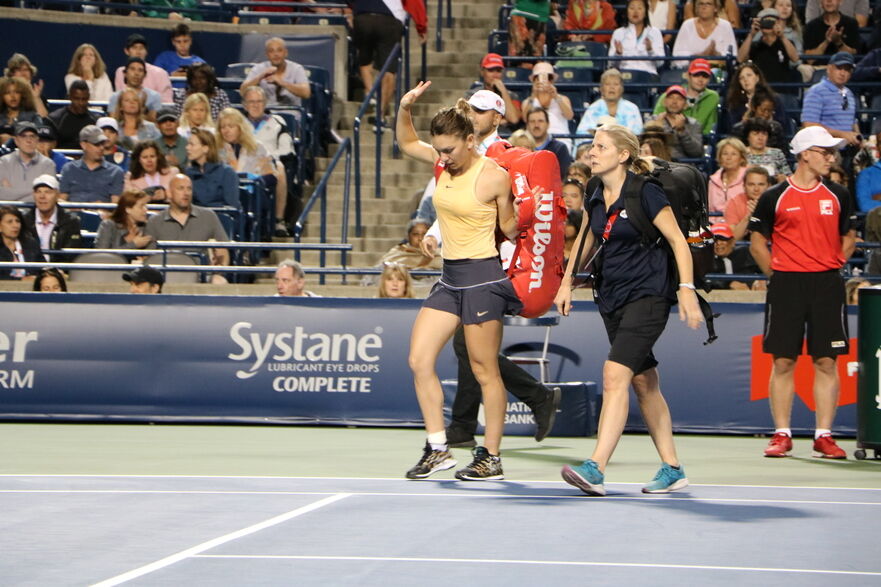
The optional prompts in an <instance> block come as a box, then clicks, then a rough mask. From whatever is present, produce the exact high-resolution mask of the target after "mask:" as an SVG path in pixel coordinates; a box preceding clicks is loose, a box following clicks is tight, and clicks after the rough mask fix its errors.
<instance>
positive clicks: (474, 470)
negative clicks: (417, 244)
mask: <svg viewBox="0 0 881 587" xmlns="http://www.w3.org/2000/svg"><path fill="white" fill-rule="evenodd" d="M430 86H431V82H430V81H427V82H420V83H419V85H417V86H416V87H415V88H413V89H412V90H410V91H409V92H407V93H406V94H404V96H403V97H402V98H401V104H400V108H399V110H398V119H397V128H396V132H397V137H398V143H399V144H400V146H401V150H402V151H403V152H404V153H406V154H407V155H409V156H410V157H413V158H414V159H418V160H419V161H424V162H425V163H428V164H431V165H435V164H439V165H441V166H442V167H443V171H442V172H441V173H440V176H439V177H438V180H437V188H436V190H435V192H434V198H433V199H434V206H435V209H436V210H437V217H438V223H439V225H440V231H441V237H442V240H443V259H444V266H443V275H442V276H441V279H440V281H438V283H437V284H436V285H435V286H434V288H432V290H431V293H429V295H428V297H427V298H426V300H425V302H424V303H423V305H422V309H421V310H420V311H419V314H418V316H417V317H416V322H415V323H414V324H413V333H412V335H411V337H410V357H409V361H410V368H411V369H412V371H413V379H414V383H415V386H416V397H417V399H418V401H419V408H420V409H421V410H422V417H423V418H424V420H425V430H426V433H427V434H428V439H427V441H426V443H425V448H424V452H423V455H422V458H420V459H419V462H418V463H416V465H415V466H414V467H413V468H411V469H410V470H409V471H407V477H408V478H409V479H424V478H426V477H428V476H429V475H431V474H432V473H434V472H436V471H443V470H445V469H450V468H452V467H454V466H455V465H456V461H455V460H454V459H453V457H452V455H451V453H450V451H449V447H448V445H447V439H446V432H445V431H444V417H443V402H444V396H443V391H442V390H441V385H440V380H439V379H438V377H437V373H436V372H435V363H436V361H437V356H438V354H440V351H441V349H442V348H443V347H444V345H445V344H446V343H447V341H448V340H450V338H451V337H452V336H453V333H454V332H455V331H456V328H458V326H459V324H460V323H461V324H463V325H464V330H465V341H466V345H467V347H468V355H469V356H470V358H471V368H472V370H473V371H474V375H475V377H476V378H477V381H478V382H479V383H480V387H481V390H482V394H483V405H484V412H485V415H486V433H485V438H484V446H478V447H476V448H475V449H474V451H473V456H474V460H473V461H472V462H471V464H470V465H468V466H467V467H465V468H464V469H461V470H459V471H457V472H456V477H457V478H458V479H463V480H472V481H477V480H487V479H502V478H504V473H503V471H502V461H501V458H500V457H499V449H500V445H501V441H502V428H503V427H504V421H505V407H506V401H507V397H506V392H505V388H504V386H503V385H502V380H501V377H500V376H499V364H498V354H499V347H500V346H501V339H502V316H503V315H504V314H506V313H516V312H517V311H519V310H520V308H521V303H520V300H518V299H517V295H516V294H515V292H514V287H513V286H512V285H511V282H510V280H509V279H508V278H507V277H506V276H505V272H504V271H503V270H502V266H501V263H500V261H499V253H498V250H497V249H496V241H495V230H496V226H497V225H498V226H499V227H500V228H501V229H502V232H503V233H504V234H505V235H506V236H508V237H509V238H513V237H514V236H515V235H516V233H517V224H516V215H515V208H514V199H513V197H512V196H511V188H510V180H509V178H508V174H507V172H506V171H505V170H503V169H502V168H501V167H499V166H498V165H497V164H496V163H495V162H493V161H491V160H490V159H487V158H486V157H484V156H482V155H479V154H478V153H477V151H476V146H477V145H476V140H475V136H474V125H473V124H472V122H471V119H470V117H469V115H470V106H469V105H468V103H467V102H466V101H465V100H459V101H458V103H457V104H456V105H455V106H453V107H449V108H444V109H442V110H440V111H439V112H438V113H437V114H436V115H435V116H434V118H433V119H432V121H431V127H430V134H431V144H428V143H425V142H423V141H420V140H419V137H418V135H417V134H416V129H415V128H414V127H413V119H412V117H411V115H410V108H411V107H412V106H413V104H414V103H415V102H416V101H417V100H418V99H419V97H420V96H421V95H422V94H423V93H425V91H426V90H427V89H428V88H429V87H430Z"/></svg>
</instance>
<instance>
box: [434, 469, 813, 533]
mask: <svg viewBox="0 0 881 587" xmlns="http://www.w3.org/2000/svg"><path fill="white" fill-rule="evenodd" d="M440 487H442V488H443V489H445V490H449V491H455V492H457V493H460V494H461V493H469V494H473V495H475V496H478V495H479V496H492V495H494V494H497V495H498V496H499V499H504V500H506V501H513V502H515V503H528V504H531V505H536V506H540V507H561V506H563V507H572V503H573V502H577V501H584V502H585V504H586V503H587V502H591V503H595V504H596V505H597V506H602V507H608V506H612V507H615V508H653V509H654V511H657V510H658V509H659V508H663V509H666V510H668V511H671V512H674V513H675V514H677V515H681V516H682V517H692V518H699V519H705V520H715V521H719V522H730V523H738V524H763V523H768V522H772V521H775V520H795V519H805V518H822V517H824V514H818V513H816V512H812V511H809V510H807V509H802V508H800V507H799V506H797V505H773V504H769V503H763V502H757V503H730V502H725V501H709V500H707V501H703V500H701V498H700V497H699V496H696V495H694V494H693V493H692V492H689V491H683V492H677V493H671V494H668V495H646V494H644V493H642V492H641V491H640V490H639V489H635V490H633V491H626V490H625V491H618V490H616V489H615V487H614V485H612V486H607V488H606V489H607V491H608V493H607V494H606V496H605V497H592V496H588V495H585V494H583V493H580V492H579V491H578V490H577V489H575V488H574V487H570V486H569V485H564V484H562V483H561V484H560V485H552V486H541V487H536V486H535V485H530V484H526V483H520V482H517V481H478V482H466V481H455V480H449V481H446V480H445V481H441V482H440Z"/></svg>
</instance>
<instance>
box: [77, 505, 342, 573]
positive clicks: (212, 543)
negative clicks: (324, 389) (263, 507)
mask: <svg viewBox="0 0 881 587" xmlns="http://www.w3.org/2000/svg"><path fill="white" fill-rule="evenodd" d="M349 495H350V494H348V493H337V494H335V495H332V496H330V497H326V498H324V499H322V500H319V501H316V502H315V503H311V504H309V505H307V506H303V507H301V508H297V509H295V510H291V511H289V512H287V513H284V514H281V515H280V516H275V517H274V518H269V519H268V520H265V521H263V522H260V523H258V524H254V525H251V526H248V527H247V528H242V529H241V530H236V531H235V532H231V533H229V534H224V535H223V536H220V537H218V538H215V539H213V540H209V541H207V542H203V543H202V544H197V545H196V546H193V547H192V548H188V549H186V550H182V551H180V552H178V553H176V554H172V555H171V556H167V557H165V558H162V559H159V560H158V561H155V562H152V563H150V564H148V565H144V566H143V567H138V568H137V569H134V570H132V571H129V572H127V573H123V574H121V575H117V576H115V577H111V578H110V579H106V580H104V581H101V582H100V583H95V584H94V585H93V586H92V587H110V586H112V585H119V584H121V583H125V582H126V581H131V580H132V579H137V578H138V577H142V576H144V575H146V574H148V573H152V572H154V571H158V570H159V569H162V568H165V567H167V566H169V565H173V564H174V563H176V562H179V561H182V560H183V559H185V558H189V557H192V556H195V555H197V554H199V553H202V552H205V551H206V550H209V549H211V548H214V547H216V546H220V545H221V544H225V543H227V542H231V541H233V540H237V539H239V538H242V537H244V536H248V535H249V534H254V533H255V532H259V531H260V530H265V529H266V528H269V527H271V526H275V525H276V524H281V523H282V522H287V521H288V520H292V519H294V518H296V517H298V516H302V515H303V514H308V513H309V512H312V511H315V510H317V509H319V508H322V507H324V506H326V505H330V504H332V503H334V502H337V501H340V500H341V499H345V498H347V497H349Z"/></svg>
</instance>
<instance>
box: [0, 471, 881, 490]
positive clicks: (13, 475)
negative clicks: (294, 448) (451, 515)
mask: <svg viewBox="0 0 881 587" xmlns="http://www.w3.org/2000/svg"><path fill="white" fill-rule="evenodd" d="M4 477H9V478H18V477H22V478H29V477H33V478H43V477H47V478H55V477H58V478H62V479H65V478H73V479H76V478H84V479H92V478H97V479H103V478H107V479H269V480H271V479H281V480H294V481H297V480H299V481H406V482H408V483H414V481H410V480H407V479H404V478H403V477H298V476H286V475H101V474H94V475H93V474H55V475H53V474H33V475H29V474H23V473H0V478H4ZM451 481H453V479H420V480H419V481H418V482H419V483H443V482H451ZM505 482H506V481H501V482H500V483H505ZM507 482H513V483H536V484H539V483H542V484H544V483H549V484H554V485H559V484H562V483H564V482H563V481H554V480H547V479H536V480H530V479H507ZM606 485H610V486H614V485H640V486H642V485H645V483H644V482H635V481H634V482H627V481H616V482H613V483H607V484H606ZM688 486H689V487H733V488H750V489H806V490H814V489H833V490H836V489H842V490H847V491H881V487H831V486H825V485H726V484H722V483H689V485H688Z"/></svg>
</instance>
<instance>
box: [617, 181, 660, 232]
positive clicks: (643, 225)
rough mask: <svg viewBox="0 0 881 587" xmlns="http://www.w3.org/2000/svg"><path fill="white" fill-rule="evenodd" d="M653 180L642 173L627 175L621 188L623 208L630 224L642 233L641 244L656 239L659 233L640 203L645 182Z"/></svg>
mask: <svg viewBox="0 0 881 587" xmlns="http://www.w3.org/2000/svg"><path fill="white" fill-rule="evenodd" d="M648 181H653V180H652V179H651V178H648V177H646V176H644V175H630V174H628V175H627V179H626V180H625V181H624V186H623V187H622V188H621V191H622V193H623V194H624V210H626V211H627V219H628V220H629V221H630V224H632V225H633V226H634V228H636V230H638V231H639V233H640V234H641V235H642V242H643V244H646V245H650V244H652V243H654V242H655V241H657V240H658V237H659V236H660V233H659V232H658V229H657V228H655V225H654V224H652V221H651V220H649V217H648V214H646V212H645V208H644V207H643V205H642V189H643V187H644V186H645V184H646V182H648Z"/></svg>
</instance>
